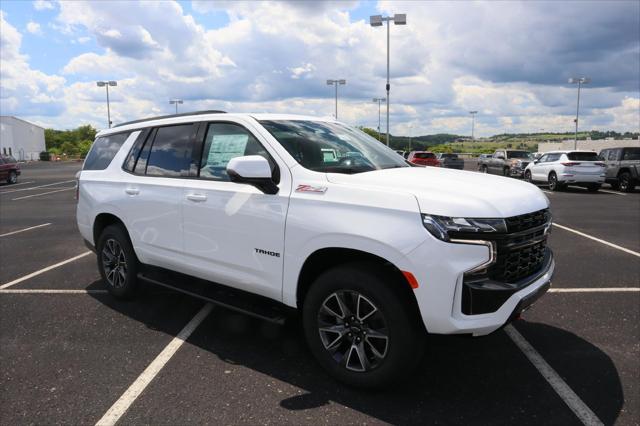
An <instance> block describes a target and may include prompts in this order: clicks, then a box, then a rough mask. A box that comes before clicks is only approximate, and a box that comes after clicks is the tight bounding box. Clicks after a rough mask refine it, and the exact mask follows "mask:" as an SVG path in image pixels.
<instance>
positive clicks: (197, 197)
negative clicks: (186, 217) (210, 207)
mask: <svg viewBox="0 0 640 426" xmlns="http://www.w3.org/2000/svg"><path fill="white" fill-rule="evenodd" d="M187 200H191V201H195V202H197V203H201V202H203V201H207V196H206V195H204V194H187Z"/></svg>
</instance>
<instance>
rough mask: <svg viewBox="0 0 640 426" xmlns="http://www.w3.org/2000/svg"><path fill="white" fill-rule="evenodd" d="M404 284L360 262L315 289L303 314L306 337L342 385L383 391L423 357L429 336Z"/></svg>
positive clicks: (332, 272)
mask: <svg viewBox="0 0 640 426" xmlns="http://www.w3.org/2000/svg"><path fill="white" fill-rule="evenodd" d="M399 281H400V280H399V279H397V278H396V277H395V276H394V275H392V274H390V273H389V272H388V271H387V270H386V269H383V268H382V267H379V266H377V265H375V264H372V263H367V262H358V263H351V264H347V265H342V266H338V267H335V268H332V269H330V270H328V271H326V272H324V273H323V274H322V275H320V276H319V277H318V278H317V279H316V280H315V282H314V283H313V284H312V285H311V287H310V289H309V291H308V293H307V295H306V297H305V299H304V305H303V309H302V315H303V325H304V332H305V336H306V339H307V343H308V345H309V348H310V350H311V352H312V353H313V355H314V357H315V358H316V359H317V360H318V362H319V363H320V365H321V366H322V367H323V368H324V369H325V370H326V371H327V372H328V373H329V374H330V375H331V376H333V377H334V378H335V379H337V380H338V381H341V382H343V383H346V384H348V385H351V386H354V387H359V388H380V387H382V386H385V385H387V384H389V383H391V382H393V381H396V380H401V379H403V378H405V377H406V376H407V375H408V374H409V373H410V372H411V371H412V370H413V368H414V367H415V366H416V364H417V362H418V361H419V360H420V359H421V358H422V354H423V353H424V341H425V338H426V332H425V330H424V327H423V326H422V320H421V319H420V318H419V314H418V313H417V308H415V309H414V307H415V301H413V300H412V299H411V294H410V293H409V294H407V293H408V292H407V293H404V292H402V291H401V290H402V288H401V287H400V286H402V285H406V286H408V284H407V283H406V282H399ZM358 307H359V309H360V311H358ZM354 311H355V312H354ZM358 312H360V313H358ZM347 324H349V326H347ZM323 329H324V331H323ZM374 334H375V337H373V336H374ZM385 336H386V337H385Z"/></svg>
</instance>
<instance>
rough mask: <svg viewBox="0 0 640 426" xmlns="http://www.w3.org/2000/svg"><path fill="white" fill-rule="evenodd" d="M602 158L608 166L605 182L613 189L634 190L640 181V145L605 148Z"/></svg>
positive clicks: (601, 154)
mask: <svg viewBox="0 0 640 426" xmlns="http://www.w3.org/2000/svg"><path fill="white" fill-rule="evenodd" d="M600 159H601V160H602V161H603V162H604V163H605V165H606V166H607V173H606V178H605V182H606V183H609V184H611V187H612V188H613V189H619V190H621V191H624V192H632V191H633V190H634V189H635V187H636V185H638V183H640V147H628V148H607V149H603V150H602V151H600Z"/></svg>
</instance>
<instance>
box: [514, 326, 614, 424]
mask: <svg viewBox="0 0 640 426" xmlns="http://www.w3.org/2000/svg"><path fill="white" fill-rule="evenodd" d="M504 331H505V332H506V333H507V335H508V336H509V337H510V338H511V340H512V341H513V343H515V344H516V346H517V347H518V348H519V349H520V350H521V351H522V353H524V355H525V356H526V357H527V358H528V359H529V361H531V363H532V364H533V366H534V367H536V369H537V370H538V371H539V372H540V374H542V377H544V378H545V380H546V381H547V382H548V383H549V384H550V385H551V387H552V388H553V390H555V391H556V393H557V394H558V395H559V396H560V398H562V400H563V401H564V402H565V404H567V405H568V406H569V408H570V409H571V411H573V413H574V414H575V415H576V416H577V417H578V419H580V421H581V422H582V423H583V424H585V425H589V426H591V425H602V424H603V423H602V421H600V419H599V418H598V416H596V415H595V413H594V412H593V411H591V409H590V408H589V407H588V406H587V404H585V403H584V402H583V401H582V400H581V399H580V397H579V396H578V395H576V393H575V392H574V391H573V390H572V389H571V388H570V387H569V385H568V384H567V383H566V382H565V381H564V380H562V378H561V377H560V376H559V375H558V373H556V371H555V370H554V369H553V368H552V367H551V366H550V365H549V364H548V363H547V361H545V360H544V358H542V356H541V355H540V354H539V353H538V351H536V350H535V349H534V348H533V346H531V344H530V343H529V342H527V341H526V340H525V338H524V337H522V334H520V333H519V332H518V330H516V329H515V328H514V327H513V326H512V325H508V326H506V327H505V328H504Z"/></svg>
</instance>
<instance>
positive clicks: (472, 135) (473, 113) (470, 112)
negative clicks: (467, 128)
mask: <svg viewBox="0 0 640 426" xmlns="http://www.w3.org/2000/svg"><path fill="white" fill-rule="evenodd" d="M477 113H478V111H469V114H471V142H473V141H474V139H475V137H474V131H475V125H476V114H477Z"/></svg>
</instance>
